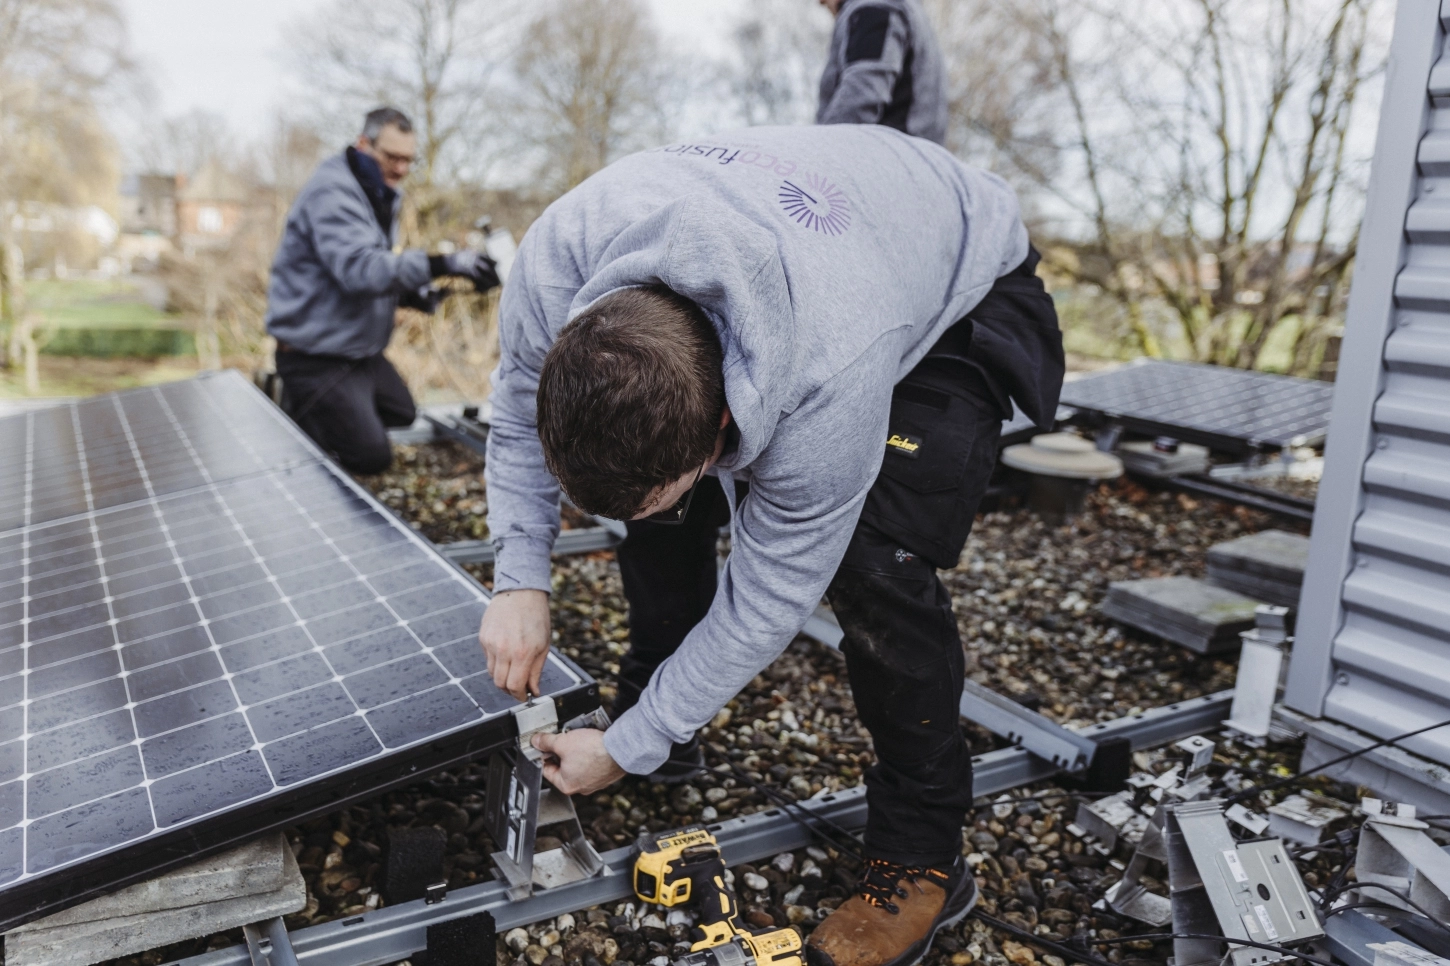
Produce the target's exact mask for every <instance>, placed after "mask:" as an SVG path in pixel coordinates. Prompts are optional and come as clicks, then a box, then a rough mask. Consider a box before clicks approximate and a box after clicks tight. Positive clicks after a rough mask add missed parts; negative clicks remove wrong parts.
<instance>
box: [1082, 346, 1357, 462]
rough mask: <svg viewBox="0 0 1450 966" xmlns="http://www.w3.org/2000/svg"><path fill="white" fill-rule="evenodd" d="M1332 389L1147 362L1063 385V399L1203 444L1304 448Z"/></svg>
mask: <svg viewBox="0 0 1450 966" xmlns="http://www.w3.org/2000/svg"><path fill="white" fill-rule="evenodd" d="M1333 396H1334V386H1333V385H1332V384H1331V383H1325V382H1317V381H1315V380H1312V379H1293V378H1290V377H1288V376H1277V375H1271V374H1269V373H1263V372H1248V371H1245V370H1242V369H1230V368H1226V367H1222V366H1208V365H1196V364H1193V363H1185V362H1163V361H1161V360H1149V361H1143V362H1139V363H1136V364H1133V365H1129V366H1123V367H1122V368H1119V369H1113V370H1110V371H1107V372H1103V373H1097V374H1094V375H1090V376H1086V377H1084V378H1082V379H1078V380H1075V381H1073V382H1069V383H1067V384H1065V385H1064V386H1063V387H1062V403H1063V405H1065V406H1071V407H1073V408H1075V409H1079V410H1086V411H1091V412H1097V413H1102V414H1104V415H1107V416H1110V417H1114V418H1121V419H1122V420H1123V421H1124V422H1127V423H1129V424H1132V423H1134V422H1136V423H1139V424H1141V425H1142V426H1143V427H1144V428H1145V429H1147V430H1148V431H1156V430H1157V429H1160V428H1161V429H1162V430H1164V431H1171V430H1173V429H1178V430H1182V431H1186V432H1187V433H1195V434H1198V437H1200V438H1202V441H1204V442H1208V443H1209V444H1210V445H1214V442H1215V441H1230V442H1241V443H1245V444H1249V445H1251V446H1256V447H1258V446H1267V447H1272V448H1278V447H1282V446H1309V445H1316V444H1318V443H1320V442H1322V441H1323V439H1324V435H1325V433H1326V432H1327V430H1328V426H1329V410H1330V406H1331V404H1332V401H1333Z"/></svg>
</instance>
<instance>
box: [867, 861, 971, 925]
mask: <svg viewBox="0 0 1450 966" xmlns="http://www.w3.org/2000/svg"><path fill="white" fill-rule="evenodd" d="M903 879H904V880H906V881H908V882H916V881H917V880H919V879H926V880H927V881H929V882H934V883H935V884H937V885H939V886H941V887H942V888H943V889H945V888H946V886H947V883H948V882H949V881H950V880H951V876H950V874H948V873H946V872H943V871H942V870H941V869H934V868H932V867H930V866H925V865H902V864H901V863H899V862H888V861H886V860H885V859H868V860H867V861H866V869H865V871H864V872H862V873H861V882H860V884H859V885H858V886H857V887H856V892H857V894H858V895H860V896H861V898H863V899H865V900H866V901H867V902H869V903H870V904H871V905H873V906H876V907H877V908H879V909H885V910H886V911H887V912H889V913H891V914H892V915H893V916H894V915H896V914H897V913H898V912H900V911H901V907H900V906H898V905H897V904H896V902H895V901H894V900H896V899H905V898H906V897H907V896H908V895H909V893H908V892H907V891H906V890H905V889H903V888H902V887H901V882H902V880H903Z"/></svg>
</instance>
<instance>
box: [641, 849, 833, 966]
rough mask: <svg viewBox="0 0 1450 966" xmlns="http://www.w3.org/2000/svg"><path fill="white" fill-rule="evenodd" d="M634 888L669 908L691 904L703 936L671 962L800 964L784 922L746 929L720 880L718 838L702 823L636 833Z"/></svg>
mask: <svg viewBox="0 0 1450 966" xmlns="http://www.w3.org/2000/svg"><path fill="white" fill-rule="evenodd" d="M636 844H637V847H638V849H639V854H638V855H637V856H636V857H635V860H634V893H635V895H637V896H639V897H640V899H642V900H644V901H645V902H652V903H655V904H656V905H661V906H664V907H666V908H668V909H673V908H676V907H679V906H687V905H691V904H694V906H695V908H696V910H697V911H698V913H699V916H700V922H699V925H698V926H697V927H696V929H697V930H698V932H699V934H700V935H701V936H702V937H703V938H701V939H699V940H697V941H696V942H695V943H694V944H693V945H691V946H690V953H689V955H687V956H682V957H680V958H679V959H677V960H675V962H674V964H673V966H805V959H804V957H803V956H802V953H801V937H800V935H799V934H798V933H797V932H796V931H795V930H794V929H790V928H785V929H762V930H759V931H756V930H752V929H750V928H748V927H747V926H745V925H744V924H743V923H742V922H741V921H740V903H739V902H737V901H736V899H735V895H734V893H732V892H731V891H730V890H729V888H727V887H726V885H725V859H724V858H723V857H722V856H721V855H720V844H719V843H718V842H717V841H716V840H715V836H714V835H711V834H710V830H709V829H707V828H706V827H705V826H703V825H686V826H685V827H684V828H678V829H675V830H674V831H671V832H660V833H659V834H649V833H646V834H644V835H641V836H640V837H639V841H638V843H636Z"/></svg>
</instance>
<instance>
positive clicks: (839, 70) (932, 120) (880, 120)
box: [816, 0, 947, 144]
mask: <svg viewBox="0 0 1450 966" xmlns="http://www.w3.org/2000/svg"><path fill="white" fill-rule="evenodd" d="M816 123H817V124H884V125H886V126H887V127H894V128H896V129H897V130H898V131H905V132H906V133H907V134H910V135H913V136H915V137H920V138H926V139H927V140H928V141H935V142H936V143H937V144H942V143H944V142H945V141H946V136H947V93H946V64H945V62H944V61H943V60H942V54H941V47H940V46H939V45H938V44H937V39H936V32H935V31H933V30H932V27H931V21H930V20H928V19H927V16H926V11H925V10H924V9H922V6H921V0H845V2H844V3H842V4H841V8H840V10H838V11H837V13H836V29H835V31H834V32H833V33H832V34H831V51H830V54H829V55H828V56H827V58H826V68H825V70H824V71H823V72H822V73H821V90H820V102H819V106H818V107H817V110H816Z"/></svg>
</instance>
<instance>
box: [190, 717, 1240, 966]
mask: <svg viewBox="0 0 1450 966" xmlns="http://www.w3.org/2000/svg"><path fill="white" fill-rule="evenodd" d="M1232 701H1233V692H1232V691H1220V692H1218V693H1217V694H1211V695H1206V696H1204V697H1201V698H1192V699H1189V700H1187V701H1181V702H1179V703H1177V704H1171V705H1168V706H1167V707H1163V708H1155V709H1153V710H1151V711H1145V712H1143V713H1142V714H1136V715H1129V716H1127V717H1124V718H1117V719H1115V720H1113V721H1107V722H1103V723H1102V724H1097V725H1091V726H1089V727H1086V728H1082V729H1079V730H1078V731H1077V733H1078V734H1081V735H1083V736H1085V737H1088V738H1091V739H1094V740H1098V741H1101V740H1104V739H1109V738H1127V739H1128V741H1129V742H1130V743H1131V744H1132V746H1133V748H1134V749H1138V748H1151V747H1155V746H1158V745H1163V744H1166V743H1168V742H1170V741H1177V740H1178V739H1180V738H1186V737H1188V736H1190V735H1194V734H1199V733H1201V732H1204V731H1210V730H1212V729H1214V728H1217V727H1218V725H1219V724H1221V723H1222V722H1223V721H1224V719H1225V718H1227V717H1228V712H1229V705H1230V704H1231V703H1232ZM972 769H973V775H974V779H973V782H972V785H973V791H974V792H975V793H976V794H977V795H978V796H988V795H999V794H1001V793H1002V792H1005V791H1008V790H1010V789H1013V788H1018V787H1020V786H1022V785H1028V784H1031V783H1033V782H1037V781H1041V780H1043V779H1046V778H1050V777H1052V776H1053V775H1054V774H1056V773H1057V771H1058V769H1057V767H1056V766H1054V765H1053V764H1052V763H1051V762H1048V761H1044V760H1043V759H1041V758H1038V757H1037V756H1036V755H1033V754H1032V753H1031V752H1028V751H1026V750H1025V749H1022V748H1005V749H1002V750H1000V751H993V752H988V753H987V754H984V755H979V756H977V757H976V758H974V759H973V761H972ZM793 811H794V810H788V809H782V808H772V809H768V810H766V811H763V812H757V813H755V814H753V815H746V816H743V817H740V818H733V819H727V820H725V821H723V822H719V823H716V824H714V825H712V826H710V827H711V829H712V830H713V831H714V832H715V835H716V836H717V837H718V838H719V840H720V847H721V849H722V851H723V852H724V854H725V857H726V860H727V861H728V862H729V863H730V864H731V865H735V864H738V863H740V862H754V861H757V860H760V859H763V858H768V857H769V856H772V855H776V854H778V853H780V852H785V851H789V850H792V849H799V848H804V847H805V846H806V845H809V844H810V843H811V841H812V833H811V831H810V829H809V828H807V827H806V822H807V819H806V818H805V815H807V814H808V815H810V816H812V817H815V818H820V819H825V820H829V821H830V822H831V823H833V824H835V825H838V826H841V827H842V828H845V829H850V830H857V829H861V828H864V827H865V824H866V792H865V789H864V788H863V787H860V786H858V787H856V788H852V789H849V790H847V791H843V792H834V793H830V794H824V795H819V796H817V797H816V798H812V799H808V800H805V801H802V802H801V803H800V812H801V813H802V814H792V812H793ZM631 852H632V849H630V848H628V847H626V848H620V849H614V850H612V851H610V852H606V853H604V855H603V859H604V872H603V874H602V875H600V876H597V877H595V878H592V879H584V880H582V881H579V882H575V883H572V884H570V885H566V886H560V887H558V888H556V889H548V890H540V891H538V892H536V893H535V894H534V895H533V896H531V897H529V898H527V899H524V900H521V901H517V902H514V901H510V900H509V898H508V893H507V891H506V884H505V883H503V882H499V881H493V882H485V883H480V884H479V885H473V886H468V887H467V888H464V889H459V890H457V891H455V892H450V893H448V894H447V895H446V896H445V897H444V898H443V899H442V900H441V901H435V902H432V903H430V902H428V901H427V900H425V899H419V900H416V901H414V902H405V903H401V904H399V905H396V906H387V907H385V908H382V909H378V910H375V911H372V912H367V913H364V914H362V915H360V916H353V917H351V918H348V919H341V920H336V921H333V922H327V923H323V924H321V925H317V926H308V927H307V928H305V929H299V930H297V931H296V932H295V933H292V934H291V935H290V936H288V937H287V940H289V941H290V945H291V952H292V954H293V955H295V957H296V962H297V963H298V964H300V966H383V964H385V963H395V962H398V961H399V960H403V959H407V958H409V957H410V956H412V955H413V954H415V953H418V952H421V951H424V950H426V949H427V946H428V937H427V934H428V927H429V926H436V925H438V924H439V923H443V922H447V921H449V920H453V919H460V918H463V917H465V916H473V915H477V914H478V913H481V912H488V913H491V914H492V915H493V918H494V922H495V924H496V926H497V928H498V929H501V930H502V929H512V928H513V927H515V926H523V925H528V924H530V923H534V922H539V921H541V920H544V919H550V918H553V917H554V916H557V915H560V914H562V913H565V912H575V911H578V910H580V909H584V908H587V907H589V906H595V905H599V904H601V903H605V902H615V901H618V900H621V899H625V898H628V897H629V896H631V895H633V894H634V893H633V890H632V889H631V888H630V881H629V875H628V873H629V861H630V854H631ZM269 935H270V937H271V938H272V948H273V950H274V951H275V950H278V948H279V940H278V936H277V927H276V926H273V928H272V929H271V930H270V932H269ZM284 955H285V954H284ZM271 962H272V964H273V966H281V964H280V963H278V961H277V959H276V957H275V956H274V957H273V958H272V959H271ZM252 963H253V960H252V957H251V955H250V954H249V951H248V948H247V947H246V946H233V947H230V948H228V949H220V950H216V951H214V952H210V953H204V954H202V955H200V956H192V957H190V958H187V959H183V960H178V961H177V962H176V964H175V966H252Z"/></svg>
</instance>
